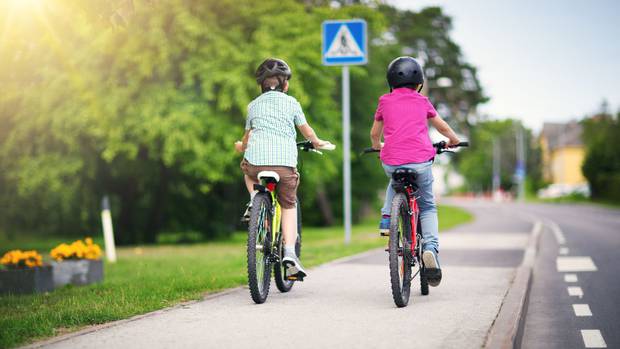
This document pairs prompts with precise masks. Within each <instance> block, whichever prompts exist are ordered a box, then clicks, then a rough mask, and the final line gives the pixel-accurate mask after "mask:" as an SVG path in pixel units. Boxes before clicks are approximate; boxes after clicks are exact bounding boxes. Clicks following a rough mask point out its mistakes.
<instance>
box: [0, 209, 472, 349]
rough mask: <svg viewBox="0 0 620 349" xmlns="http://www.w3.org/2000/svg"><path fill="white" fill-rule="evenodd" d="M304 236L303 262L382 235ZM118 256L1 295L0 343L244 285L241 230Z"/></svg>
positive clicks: (315, 231)
mask: <svg viewBox="0 0 620 349" xmlns="http://www.w3.org/2000/svg"><path fill="white" fill-rule="evenodd" d="M439 215H440V229H442V230H444V229H448V228H449V227H452V226H454V225H457V224H460V223H464V222H467V221H469V220H471V218H472V217H471V215H470V214H468V213H467V212H465V211H463V210H461V209H459V208H455V207H448V206H442V207H440V210H439ZM303 239H304V240H303V261H304V264H305V265H306V266H307V267H313V266H316V265H319V264H322V263H325V262H327V261H330V260H333V259H336V258H339V257H344V256H348V255H352V254H356V253H359V252H363V251H366V250H369V249H372V248H376V247H380V246H383V245H384V244H385V238H380V237H378V234H377V233H376V222H375V221H374V220H373V221H372V222H366V223H365V224H362V225H358V226H355V227H354V229H353V236H352V242H351V244H350V245H347V246H344V245H343V232H342V228H338V227H337V228H307V229H304V231H303ZM58 242H60V241H54V242H53V244H52V246H53V245H55V244H56V243H58ZM24 245H27V241H25V242H24ZM28 247H29V246H23V247H22V248H28ZM118 256H119V259H118V262H117V263H115V264H110V263H106V264H105V281H104V282H103V283H101V284H98V285H91V286H85V287H71V286H68V287H64V288H61V289H58V290H56V291H54V292H50V293H48V294H40V295H24V296H12V295H9V296H6V295H5V296H0V347H12V346H16V345H19V344H23V343H26V342H31V341H33V340H37V339H41V338H45V337H50V336H54V335H58V334H62V333H66V332H69V331H74V330H77V329H79V328H80V327H83V326H86V325H92V324H101V323H105V322H109V321H114V320H119V319H125V318H128V317H131V316H134V315H137V314H143V313H146V312H149V311H153V310H157V309H161V308H165V307H169V306H172V305H174V304H177V303H179V302H183V301H188V300H195V299H200V298H201V297H203V296H204V295H205V294H206V293H213V292H217V291H220V290H223V289H226V288H231V287H235V286H239V285H244V284H246V283H247V277H246V267H245V264H246V255H245V234H244V233H242V232H240V233H238V234H235V235H233V236H232V237H231V238H230V239H229V240H226V241H218V242H209V243H200V244H192V245H169V246H142V247H124V248H119V249H118ZM248 297H249V296H248ZM248 299H249V298H248Z"/></svg>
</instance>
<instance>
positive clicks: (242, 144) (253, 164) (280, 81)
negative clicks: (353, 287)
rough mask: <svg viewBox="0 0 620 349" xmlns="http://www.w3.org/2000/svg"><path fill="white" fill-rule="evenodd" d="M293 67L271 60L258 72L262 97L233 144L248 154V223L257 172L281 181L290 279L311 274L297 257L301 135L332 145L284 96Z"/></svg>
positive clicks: (243, 165)
mask: <svg viewBox="0 0 620 349" xmlns="http://www.w3.org/2000/svg"><path fill="white" fill-rule="evenodd" d="M291 75H292V74H291V69H290V67H289V66H288V64H286V62H284V61H283V60H281V59H277V58H268V59H266V60H265V61H264V62H263V63H262V64H261V65H260V66H259V67H258V69H256V74H255V76H256V82H257V83H258V85H259V86H260V87H261V91H262V94H261V95H260V96H258V97H257V98H256V99H254V100H253V101H252V102H250V104H249V105H248V116H247V120H246V124H245V134H244V135H243V140H242V141H237V142H236V143H235V149H236V150H237V151H238V152H244V156H243V160H242V161H241V170H242V171H243V173H244V179H245V185H246V187H247V189H248V192H249V193H250V203H249V204H248V208H247V210H246V212H245V214H244V218H245V219H246V220H247V219H249V212H250V209H251V205H252V200H253V199H254V195H256V191H255V190H254V184H257V183H258V177H257V175H258V173H259V172H261V171H274V172H276V173H277V174H278V175H279V177H280V181H279V182H278V190H277V191H278V192H277V195H278V201H279V202H280V205H281V207H282V235H283V237H284V258H283V260H282V263H283V264H284V265H285V266H286V276H287V277H296V278H302V279H303V277H305V276H306V275H307V273H306V271H305V270H304V268H303V266H302V265H301V262H300V261H299V258H298V257H297V255H296V254H295V242H296V240H297V209H296V205H297V186H298V185H299V173H298V172H297V142H296V138H297V133H296V131H295V126H297V128H298V129H299V131H300V132H301V134H302V135H303V136H304V137H305V138H306V139H307V140H309V141H311V142H312V145H313V146H314V147H315V148H317V149H318V148H319V147H321V146H323V145H325V144H328V143H329V142H325V141H322V140H321V139H319V138H318V137H317V136H316V134H315V132H314V130H313V129H312V127H310V125H308V122H307V121H306V117H305V116H304V113H303V111H302V109H301V105H300V104H299V102H298V101H297V100H296V99H295V98H294V97H291V96H289V95H287V94H286V92H287V91H288V88H289V80H290V79H291Z"/></svg>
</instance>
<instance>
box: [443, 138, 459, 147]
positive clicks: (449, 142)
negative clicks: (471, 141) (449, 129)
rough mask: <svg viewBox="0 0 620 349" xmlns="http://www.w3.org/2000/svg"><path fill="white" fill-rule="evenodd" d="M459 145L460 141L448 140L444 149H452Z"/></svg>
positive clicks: (456, 139)
mask: <svg viewBox="0 0 620 349" xmlns="http://www.w3.org/2000/svg"><path fill="white" fill-rule="evenodd" d="M459 143H461V140H460V139H458V138H457V137H454V138H450V139H449V140H448V143H447V144H446V147H447V148H454V147H456V146H458V145H459Z"/></svg>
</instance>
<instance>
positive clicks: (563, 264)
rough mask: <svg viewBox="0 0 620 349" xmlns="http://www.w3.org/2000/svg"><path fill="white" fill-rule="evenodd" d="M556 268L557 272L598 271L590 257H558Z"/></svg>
mask: <svg viewBox="0 0 620 349" xmlns="http://www.w3.org/2000/svg"><path fill="white" fill-rule="evenodd" d="M556 266H557V269H558V271H559V272H567V271H572V272H575V271H597V270H598V269H597V268H596V265H595V264H594V261H592V258H590V257H558V258H557V259H556Z"/></svg>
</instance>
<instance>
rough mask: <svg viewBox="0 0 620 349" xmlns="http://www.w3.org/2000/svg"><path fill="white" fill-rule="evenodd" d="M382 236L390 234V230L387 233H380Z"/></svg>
mask: <svg viewBox="0 0 620 349" xmlns="http://www.w3.org/2000/svg"><path fill="white" fill-rule="evenodd" d="M379 235H380V236H390V232H387V233H379Z"/></svg>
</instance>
